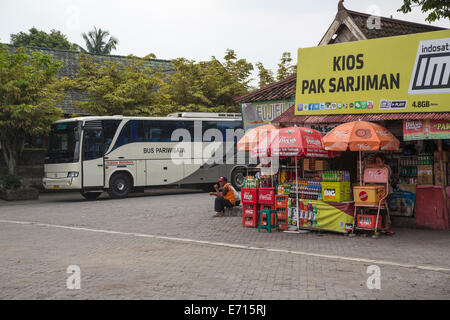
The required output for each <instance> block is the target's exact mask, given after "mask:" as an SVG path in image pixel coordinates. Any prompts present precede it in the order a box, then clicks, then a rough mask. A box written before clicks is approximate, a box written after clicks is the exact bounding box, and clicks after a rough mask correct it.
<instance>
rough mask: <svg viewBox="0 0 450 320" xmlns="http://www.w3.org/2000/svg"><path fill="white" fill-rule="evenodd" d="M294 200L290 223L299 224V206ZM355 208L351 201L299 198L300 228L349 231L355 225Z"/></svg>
mask: <svg viewBox="0 0 450 320" xmlns="http://www.w3.org/2000/svg"><path fill="white" fill-rule="evenodd" d="M294 203H295V201H292V210H291V216H290V217H289V223H290V224H291V225H294V226H295V225H296V224H297V208H296V207H295V206H294ZM353 209H354V206H353V205H352V204H351V203H325V202H323V201H317V200H302V199H300V200H299V203H298V213H299V214H298V221H299V227H300V228H312V229H319V230H328V231H335V232H340V233H348V232H349V231H351V228H352V225H353Z"/></svg>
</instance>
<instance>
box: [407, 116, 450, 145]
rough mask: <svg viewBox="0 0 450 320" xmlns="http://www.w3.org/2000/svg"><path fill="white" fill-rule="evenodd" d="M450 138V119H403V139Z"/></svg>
mask: <svg viewBox="0 0 450 320" xmlns="http://www.w3.org/2000/svg"><path fill="white" fill-rule="evenodd" d="M433 139H450V121H448V120H414V121H412V120H411V121H407V120H405V121H403V140H405V141H411V140H433Z"/></svg>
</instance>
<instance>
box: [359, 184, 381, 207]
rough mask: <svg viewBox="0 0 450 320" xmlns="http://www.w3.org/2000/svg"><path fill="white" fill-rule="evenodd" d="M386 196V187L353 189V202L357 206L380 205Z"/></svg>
mask: <svg viewBox="0 0 450 320" xmlns="http://www.w3.org/2000/svg"><path fill="white" fill-rule="evenodd" d="M385 194H386V187H385V186H381V185H380V186H356V187H353V200H354V201H355V204H364V205H378V202H379V201H380V199H381V198H383V197H384V195H385Z"/></svg>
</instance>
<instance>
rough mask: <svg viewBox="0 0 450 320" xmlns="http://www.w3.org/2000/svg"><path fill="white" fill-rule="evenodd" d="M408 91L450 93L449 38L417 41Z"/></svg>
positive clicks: (416, 92) (413, 92) (414, 92)
mask: <svg viewBox="0 0 450 320" xmlns="http://www.w3.org/2000/svg"><path fill="white" fill-rule="evenodd" d="M408 93H409V94H411V95H412V94H436V93H450V38H444V39H435V40H426V41H421V42H420V43H419V48H418V50H417V56H416V62H415V64H414V69H413V73H412V75H411V82H410V85H409V91H408Z"/></svg>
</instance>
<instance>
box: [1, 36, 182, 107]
mask: <svg viewBox="0 0 450 320" xmlns="http://www.w3.org/2000/svg"><path fill="white" fill-rule="evenodd" d="M8 46H9V47H10V49H11V50H15V48H18V47H17V46H13V45H8ZM27 49H28V51H29V52H35V51H37V52H41V53H44V54H46V55H49V56H51V57H53V58H54V59H55V60H59V61H61V62H62V67H61V70H60V72H59V77H68V78H74V77H75V75H76V73H77V70H78V57H79V52H78V51H69V50H61V49H49V48H38V47H27ZM88 54H89V53H88ZM90 55H91V56H92V58H93V61H94V62H95V63H100V64H101V63H103V62H105V61H112V62H115V63H125V62H126V61H127V57H126V56H117V55H101V54H90ZM144 66H145V67H150V68H153V69H155V70H157V69H159V70H161V71H162V72H172V71H173V64H172V62H171V61H170V60H159V59H151V60H146V62H145V65H144ZM86 98H87V94H86V93H79V92H72V91H67V92H66V97H65V98H64V100H62V101H59V102H57V103H56V105H57V106H58V107H60V108H61V109H62V110H63V111H64V113H65V114H79V115H86V113H85V112H83V111H81V110H78V109H77V108H76V106H75V103H74V102H76V101H83V100H85V99H86Z"/></svg>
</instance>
